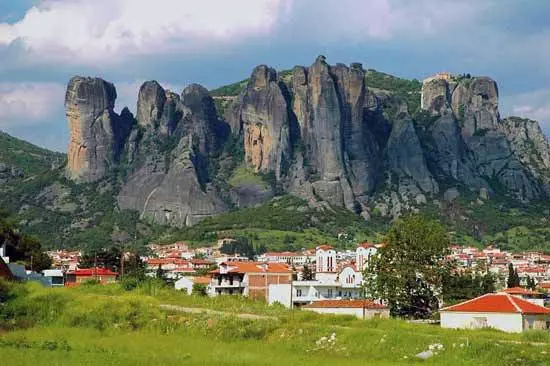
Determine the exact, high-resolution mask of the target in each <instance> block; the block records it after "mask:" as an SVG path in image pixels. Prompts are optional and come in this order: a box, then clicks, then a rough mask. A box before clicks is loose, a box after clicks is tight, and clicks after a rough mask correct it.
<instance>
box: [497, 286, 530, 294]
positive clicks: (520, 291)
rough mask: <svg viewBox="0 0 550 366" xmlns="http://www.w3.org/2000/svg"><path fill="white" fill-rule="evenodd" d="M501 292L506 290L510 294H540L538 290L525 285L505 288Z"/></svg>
mask: <svg viewBox="0 0 550 366" xmlns="http://www.w3.org/2000/svg"><path fill="white" fill-rule="evenodd" d="M500 292H504V293H507V294H510V295H539V293H538V292H536V291H531V290H528V289H526V288H523V287H512V288H507V289H505V290H502V291H500Z"/></svg>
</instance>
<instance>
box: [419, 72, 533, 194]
mask: <svg viewBox="0 0 550 366" xmlns="http://www.w3.org/2000/svg"><path fill="white" fill-rule="evenodd" d="M422 107H423V108H424V109H425V110H426V111H428V112H430V113H431V114H432V115H434V116H440V118H439V120H438V121H437V122H436V123H435V125H434V127H432V129H431V137H432V142H433V145H434V148H433V149H431V154H432V156H433V160H434V161H435V162H436V163H437V166H438V168H439V169H440V173H442V176H441V178H442V179H445V178H452V179H453V180H455V181H457V183H459V184H462V185H463V186H465V187H469V188H472V189H479V188H482V187H490V186H495V184H497V185H498V186H499V187H493V188H500V186H504V187H506V189H508V190H509V191H510V192H511V193H513V194H514V195H515V196H516V197H517V198H519V199H522V200H529V199H533V198H536V197H540V195H541V194H542V191H541V187H540V186H539V184H538V183H537V182H535V180H534V179H533V175H532V173H530V172H529V169H528V168H526V167H525V166H524V165H523V164H522V163H521V161H520V160H519V159H518V156H517V155H516V154H514V151H513V150H512V149H511V147H510V142H509V141H508V138H507V136H506V134H505V133H503V124H502V122H501V120H500V117H499V112H498V88H497V85H496V82H495V81H494V80H492V79H490V78H487V77H474V78H471V77H456V78H451V79H442V78H435V79H431V80H428V81H426V82H425V83H424V84H423V87H422Z"/></svg>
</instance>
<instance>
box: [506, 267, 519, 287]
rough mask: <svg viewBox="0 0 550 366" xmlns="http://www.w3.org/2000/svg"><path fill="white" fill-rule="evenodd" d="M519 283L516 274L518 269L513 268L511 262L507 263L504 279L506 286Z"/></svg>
mask: <svg viewBox="0 0 550 366" xmlns="http://www.w3.org/2000/svg"><path fill="white" fill-rule="evenodd" d="M519 285H520V279H519V276H518V270H517V269H514V265H513V264H512V263H509V264H508V278H507V279H506V287H508V288H512V287H518V286H519Z"/></svg>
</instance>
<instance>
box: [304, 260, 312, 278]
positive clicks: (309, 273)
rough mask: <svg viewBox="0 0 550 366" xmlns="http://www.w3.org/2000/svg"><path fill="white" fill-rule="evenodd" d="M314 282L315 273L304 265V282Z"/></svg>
mask: <svg viewBox="0 0 550 366" xmlns="http://www.w3.org/2000/svg"><path fill="white" fill-rule="evenodd" d="M311 280H313V272H312V271H311V269H310V268H309V266H308V265H307V264H304V268H303V269H302V281H311Z"/></svg>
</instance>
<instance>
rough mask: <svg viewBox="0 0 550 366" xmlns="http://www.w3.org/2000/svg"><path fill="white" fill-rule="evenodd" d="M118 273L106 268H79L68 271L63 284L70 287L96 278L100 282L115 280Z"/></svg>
mask: <svg viewBox="0 0 550 366" xmlns="http://www.w3.org/2000/svg"><path fill="white" fill-rule="evenodd" d="M117 276H118V273H116V272H113V271H111V270H109V269H106V268H100V267H96V268H81V269H75V270H73V271H68V272H67V273H66V278H65V286H67V287H72V286H76V285H79V284H81V283H83V282H86V281H92V280H97V281H99V282H100V283H102V284H106V283H112V282H115V281H116V278H117Z"/></svg>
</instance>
